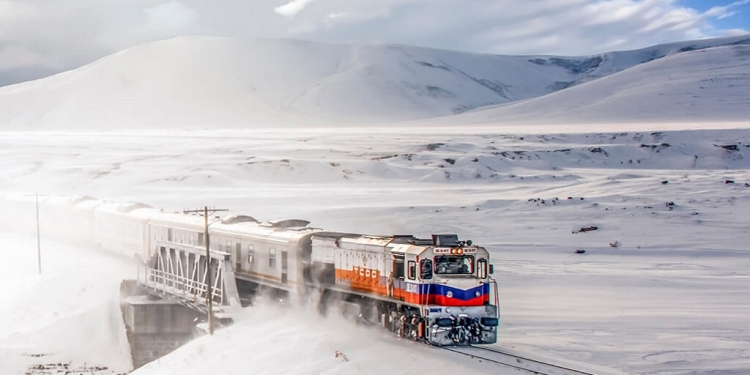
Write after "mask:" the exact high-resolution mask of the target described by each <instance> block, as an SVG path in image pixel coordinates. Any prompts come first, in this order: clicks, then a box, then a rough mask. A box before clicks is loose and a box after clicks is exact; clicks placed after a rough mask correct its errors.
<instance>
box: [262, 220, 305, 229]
mask: <svg viewBox="0 0 750 375" xmlns="http://www.w3.org/2000/svg"><path fill="white" fill-rule="evenodd" d="M268 223H269V224H271V227H273V228H304V227H306V226H308V225H310V222H309V221H307V220H302V219H286V220H278V221H269V222H268Z"/></svg>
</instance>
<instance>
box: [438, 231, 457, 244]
mask: <svg viewBox="0 0 750 375" xmlns="http://www.w3.org/2000/svg"><path fill="white" fill-rule="evenodd" d="M432 243H433V244H434V245H435V246H458V235H457V234H433V235H432Z"/></svg>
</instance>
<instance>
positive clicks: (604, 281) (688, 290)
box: [0, 36, 750, 375]
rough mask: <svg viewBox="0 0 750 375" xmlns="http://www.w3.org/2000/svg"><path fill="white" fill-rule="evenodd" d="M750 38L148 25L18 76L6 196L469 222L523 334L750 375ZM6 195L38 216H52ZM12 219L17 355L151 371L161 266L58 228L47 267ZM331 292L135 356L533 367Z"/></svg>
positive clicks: (393, 221)
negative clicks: (93, 53)
mask: <svg viewBox="0 0 750 375" xmlns="http://www.w3.org/2000/svg"><path fill="white" fill-rule="evenodd" d="M747 40H748V37H747V36H740V37H732V38H723V39H715V40H705V41H691V42H682V43H675V44H670V45H662V46H655V47H651V48H647V49H643V50H639V51H624V52H612V53H606V54H602V55H597V56H585V57H554V56H494V55H478V54H466V53H458V52H451V51H440V50H430V49H423V48H415V47H408V46H396V45H387V44H377V43H355V44H348V45H325V44H317V43H310V42H301V41H295V40H262V39H232V38H207V37H180V38H175V39H171V40H166V41H162V42H155V43H149V44H144V45H141V46H137V47H134V48H131V49H128V50H125V51H122V52H120V53H117V54H114V55H112V56H109V57H106V58H104V59H101V60H99V61H96V62H93V63H91V64H89V65H87V66H84V67H82V68H80V69H76V70H74V71H70V72H66V73H62V74H59V75H56V76H53V77H49V78H46V79H41V80H37V81H33V82H26V83H22V84H18V85H13V86H7V87H3V88H0V129H2V132H0V196H9V195H14V194H25V193H39V194H41V195H42V196H44V195H60V196H83V195H88V196H93V197H97V198H99V199H105V200H107V201H109V202H143V203H146V204H149V205H151V206H154V207H157V208H163V209H165V210H167V211H180V210H182V209H184V208H195V207H202V206H204V205H208V206H215V207H221V208H228V209H230V212H228V213H227V214H247V215H251V216H253V217H255V218H258V219H261V220H278V219H285V218H302V219H308V220H311V221H312V225H313V226H316V227H321V228H326V229H331V230H337V231H344V232H357V233H366V234H384V235H389V234H407V233H412V234H415V235H418V236H427V235H429V234H433V233H457V234H459V235H460V237H461V238H462V239H471V240H473V241H474V243H476V244H478V245H482V246H485V247H486V248H487V249H488V250H489V251H490V252H491V254H492V257H493V264H494V266H495V276H496V277H497V279H498V282H499V293H500V299H501V303H500V310H501V313H500V318H501V325H500V335H499V337H500V338H499V342H498V343H497V347H499V348H502V349H504V350H508V351H513V352H518V353H522V354H525V355H527V356H530V357H532V358H539V359H548V360H549V361H552V362H555V363H564V364H567V365H568V366H570V367H574V368H580V369H583V370H588V371H590V372H593V373H597V374H633V373H639V374H658V375H695V374H705V373H711V374H721V375H740V374H746V373H748V372H750V349H749V348H750V345H748V343H749V342H750V318H748V314H747V311H748V310H750V299H748V298H747V296H748V295H750V271H748V270H750V257H749V256H748V251H750V228H748V225H747V223H748V222H750V199H748V197H750V195H749V194H748V193H749V192H750V172H748V171H749V170H750V129H748V123H747V118H750V117H749V116H750V112H748V111H750V110H749V108H750V105H748V104H749V103H748V92H750V90H749V88H748V85H747V83H748V73H747V72H748V65H747V56H748V46H747V43H748V42H747ZM563 88H564V89H563ZM462 112H465V113H462ZM175 129H179V131H177V130H175ZM728 181H732V182H731V183H729V182H728ZM6 215H14V216H13V217H14V218H16V223H17V224H25V225H26V226H27V227H29V228H30V230H31V232H29V233H33V228H34V226H33V221H32V218H33V213H30V212H15V211H12V210H8V209H7V207H5V209H4V210H3V211H0V216H6ZM19 218H23V219H19ZM52 225H55V223H54V222H50V221H49V219H48V218H46V217H45V214H44V212H42V215H41V227H42V233H44V232H45V229H44V228H49V227H50V226H52ZM591 226H595V227H597V230H594V231H588V232H582V233H574V232H578V231H580V229H581V228H588V227H591ZM9 229H10V228H1V227H0V241H2V242H1V243H2V244H3V246H2V248H0V285H2V291H3V293H0V369H1V370H2V371H1V372H3V373H10V374H16V373H23V372H24V371H26V370H27V369H28V368H29V366H31V365H34V364H39V363H52V362H61V363H67V362H72V363H73V364H75V365H78V366H84V364H86V365H94V366H107V367H108V368H109V369H110V370H108V371H109V372H103V373H102V374H104V373H112V372H124V371H129V370H130V367H131V362H130V359H129V357H128V350H129V349H128V344H127V341H126V339H125V334H124V326H123V323H122V321H121V319H120V312H119V310H118V307H117V303H118V300H117V299H118V293H119V283H120V281H121V280H123V279H132V278H134V277H135V272H136V271H135V266H134V265H133V264H131V263H130V262H128V261H126V260H123V259H121V258H118V257H116V256H112V255H109V254H106V253H104V252H102V251H101V250H98V249H96V248H94V247H93V246H91V245H88V244H70V243H62V242H58V241H57V240H55V239H51V238H43V240H42V249H43V250H42V268H43V273H42V274H41V275H38V274H37V273H36V256H35V255H36V239H35V237H34V235H33V234H28V233H22V234H19V233H11V232H10V231H9ZM615 243H617V246H616V247H613V246H610V244H615ZM578 249H581V250H585V253H584V254H577V253H576V250H578ZM311 310H312V309H311V308H310V307H309V306H306V305H304V304H294V303H293V304H291V305H287V306H283V307H282V306H278V305H277V304H274V303H259V304H257V305H256V306H254V307H252V308H248V309H246V311H244V313H243V315H242V316H240V317H239V319H238V321H237V322H236V324H235V325H233V326H231V327H227V328H223V329H220V330H218V331H217V332H216V334H215V335H214V336H212V337H209V336H204V337H200V338H198V339H196V340H194V341H192V342H191V343H189V344H187V345H185V346H184V347H182V348H180V349H178V350H177V351H175V352H174V353H172V354H170V355H168V356H166V357H164V358H162V359H160V360H158V361H156V362H154V363H151V364H149V365H147V366H145V367H143V368H141V369H139V370H138V371H136V372H135V374H171V373H180V374H198V373H200V374H204V373H235V374H236V373H248V372H253V373H269V374H277V373H285V374H292V375H302V374H312V373H325V374H339V373H341V374H343V373H346V374H349V373H373V374H375V373H377V374H382V373H426V372H429V373H437V374H443V373H445V374H447V373H468V374H472V373H488V372H492V373H498V374H503V373H511V371H514V370H508V369H502V368H493V367H488V366H489V365H488V364H487V363H479V362H477V361H472V360H469V359H467V358H464V357H457V356H456V355H453V354H450V353H446V352H444V351H441V350H440V349H437V348H432V347H427V346H424V345H419V344H415V343H412V342H409V341H399V340H397V339H396V338H394V337H393V336H392V335H390V334H388V333H386V332H382V331H378V330H371V329H367V328H365V327H362V326H357V325H356V324H354V323H353V322H349V321H346V320H343V319H341V318H340V317H338V316H337V315H336V314H331V315H329V316H327V317H320V316H318V315H316V314H315V313H314V312H313V311H311ZM337 351H338V352H340V353H343V354H344V356H338V357H337V356H335V353H336V352H337ZM37 355H43V356H42V357H37ZM344 357H345V358H346V360H344ZM513 373H515V372H513Z"/></svg>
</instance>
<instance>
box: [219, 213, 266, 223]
mask: <svg viewBox="0 0 750 375" xmlns="http://www.w3.org/2000/svg"><path fill="white" fill-rule="evenodd" d="M257 222H258V220H255V218H254V217H252V216H247V215H229V216H227V217H225V218H223V219H222V220H221V223H222V224H239V223H257Z"/></svg>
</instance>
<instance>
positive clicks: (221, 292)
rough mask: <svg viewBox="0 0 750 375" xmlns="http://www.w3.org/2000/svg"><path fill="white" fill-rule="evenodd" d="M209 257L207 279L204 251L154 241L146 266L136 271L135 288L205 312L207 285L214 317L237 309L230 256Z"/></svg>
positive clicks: (190, 246) (216, 254) (215, 252)
mask: <svg viewBox="0 0 750 375" xmlns="http://www.w3.org/2000/svg"><path fill="white" fill-rule="evenodd" d="M210 258H211V259H210V267H211V268H210V269H211V273H210V274H211V280H207V276H208V272H206V270H207V269H206V250H205V248H202V247H198V246H192V245H188V244H180V243H173V242H166V241H157V242H156V250H155V252H154V254H153V255H152V257H151V260H150V261H149V262H148V265H145V266H140V267H139V268H138V285H140V286H141V287H143V288H144V289H145V290H146V291H147V292H148V293H149V294H152V295H157V296H159V297H163V298H167V299H171V300H174V301H176V302H178V303H180V304H182V305H184V306H186V307H188V308H191V309H193V310H197V311H200V312H204V313H205V312H206V311H207V309H208V307H207V303H208V298H206V297H207V290H208V284H209V283H210V285H211V302H212V310H213V312H214V314H221V313H222V312H228V310H231V309H234V308H239V307H240V298H239V293H238V291H237V283H236V281H235V278H234V270H233V269H232V261H231V257H230V254H229V253H225V252H221V251H213V250H212V251H211V252H210Z"/></svg>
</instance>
